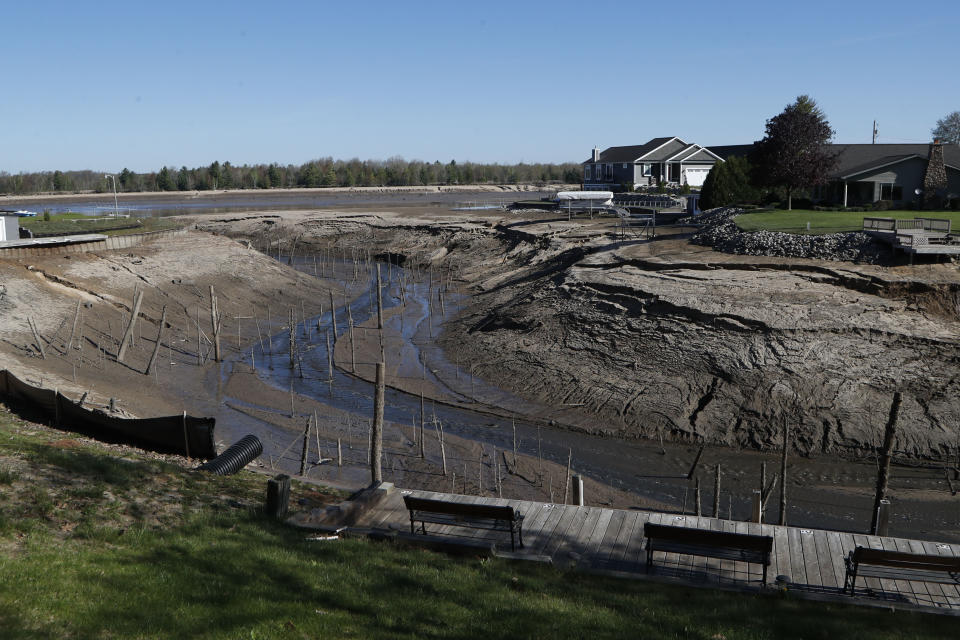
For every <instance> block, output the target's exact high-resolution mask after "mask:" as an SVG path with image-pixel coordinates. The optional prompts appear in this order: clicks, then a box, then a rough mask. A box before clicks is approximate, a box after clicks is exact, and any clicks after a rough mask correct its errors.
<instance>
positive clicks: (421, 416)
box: [420, 363, 427, 458]
mask: <svg viewBox="0 0 960 640" xmlns="http://www.w3.org/2000/svg"><path fill="white" fill-rule="evenodd" d="M426 375H427V365H426V363H424V365H423V376H424V377H423V378H421V380H420V457H421V458H423V457H424V454H423V425H424V422H426V416H425V414H424V411H423V385H424V383H425V382H426Z"/></svg>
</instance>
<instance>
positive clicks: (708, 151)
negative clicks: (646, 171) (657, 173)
mask: <svg viewBox="0 0 960 640" xmlns="http://www.w3.org/2000/svg"><path fill="white" fill-rule="evenodd" d="M693 147H696V148H697V149H698V151H695V152H694V153H690V154H688V155H687V156H686V157H684V158H680V160H678V162H683V161H684V160H686V159H687V158H689V157H690V156H695V155H697V154H698V153H700V151H706V152H707V153H709V154H710V155H712V156H713V157H714V158H716V159H717V160H719V161H720V162H723V161H724V160H723V158H721V157H720V156H718V155H717V154H715V153H714V152H713V151H710V149H707V148H706V147H705V146H703V145H701V144H697V143H695V142H694V143H693V144H691V145H690V146H689V147H686V148H685V149H682V150H680V151H679V152H677V154H676V155H674V156H670V157H669V158H667V159H666V160H664V161H663V162H670V161H671V160H673V159H674V158H676V157H677V156H679V155H681V154H683V152H684V151H689V150H690V149H692V148H693ZM698 162H699V161H698Z"/></svg>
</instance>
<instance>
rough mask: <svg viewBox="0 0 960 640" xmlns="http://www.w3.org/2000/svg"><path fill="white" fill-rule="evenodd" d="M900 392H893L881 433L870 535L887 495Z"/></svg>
mask: <svg viewBox="0 0 960 640" xmlns="http://www.w3.org/2000/svg"><path fill="white" fill-rule="evenodd" d="M901 399H902V397H901V394H900V392H899V391H897V392H896V393H894V394H893V402H892V403H891V404H890V414H889V415H888V416H887V428H886V431H885V432H884V435H883V453H882V454H881V456H880V468H879V469H878V470H877V492H876V496H875V497H874V501H873V515H872V516H871V518H870V535H877V530H878V526H879V522H880V503H881V501H882V500H884V499H886V497H887V484H888V482H889V481H890V462H891V460H892V459H893V456H892V455H891V452H892V451H893V441H894V438H895V437H896V435H897V418H898V417H899V416H900V402H901Z"/></svg>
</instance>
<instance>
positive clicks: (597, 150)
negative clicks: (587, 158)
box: [593, 147, 600, 162]
mask: <svg viewBox="0 0 960 640" xmlns="http://www.w3.org/2000/svg"><path fill="white" fill-rule="evenodd" d="M593 161H594V162H599V161H600V147H594V148H593Z"/></svg>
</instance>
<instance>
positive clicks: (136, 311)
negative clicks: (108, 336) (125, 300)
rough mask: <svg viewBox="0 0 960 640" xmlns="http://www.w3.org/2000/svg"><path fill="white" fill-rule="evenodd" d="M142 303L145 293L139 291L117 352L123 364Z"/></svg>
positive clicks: (118, 359) (134, 299)
mask: <svg viewBox="0 0 960 640" xmlns="http://www.w3.org/2000/svg"><path fill="white" fill-rule="evenodd" d="M141 302H143V291H137V294H136V295H135V296H134V298H133V313H131V314H130V323H129V324H128V325H127V330H126V331H124V332H123V340H121V341H120V350H119V351H118V352H117V362H123V357H124V356H125V355H126V353H127V343H128V342H129V340H130V337H131V336H132V335H133V325H134V324H135V323H136V321H137V315H138V314H139V313H140V303H141ZM198 339H199V338H198Z"/></svg>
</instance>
